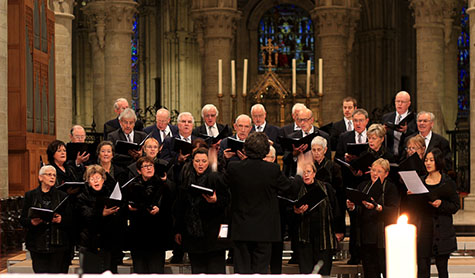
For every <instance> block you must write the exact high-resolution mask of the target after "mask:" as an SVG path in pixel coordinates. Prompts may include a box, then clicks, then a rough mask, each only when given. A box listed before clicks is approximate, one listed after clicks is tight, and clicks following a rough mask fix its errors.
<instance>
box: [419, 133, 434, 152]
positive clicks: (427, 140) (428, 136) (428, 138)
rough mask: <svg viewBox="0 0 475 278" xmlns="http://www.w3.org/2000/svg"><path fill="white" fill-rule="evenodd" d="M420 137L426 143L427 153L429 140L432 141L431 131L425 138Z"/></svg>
mask: <svg viewBox="0 0 475 278" xmlns="http://www.w3.org/2000/svg"><path fill="white" fill-rule="evenodd" d="M419 134H420V133H419ZM421 136H422V134H421ZM422 137H424V141H425V143H426V151H427V148H428V147H429V143H430V139H432V130H431V131H429V134H427V136H422Z"/></svg>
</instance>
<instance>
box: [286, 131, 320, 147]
mask: <svg viewBox="0 0 475 278" xmlns="http://www.w3.org/2000/svg"><path fill="white" fill-rule="evenodd" d="M317 136H318V134H317V133H311V134H309V135H307V136H305V137H302V138H288V137H282V136H279V137H277V139H278V141H279V143H280V145H281V146H282V148H284V149H285V150H288V151H293V150H294V146H295V147H296V148H298V147H300V146H302V145H308V146H309V147H307V150H310V149H311V148H310V144H311V143H312V140H313V138H315V137H317Z"/></svg>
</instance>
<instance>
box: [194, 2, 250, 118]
mask: <svg viewBox="0 0 475 278" xmlns="http://www.w3.org/2000/svg"><path fill="white" fill-rule="evenodd" d="M204 2H205V1H193V8H192V12H191V15H192V17H193V19H194V20H195V28H196V29H197V30H196V31H197V35H198V42H199V44H200V52H201V55H202V67H201V70H202V81H203V83H202V85H203V89H202V91H201V102H202V104H205V103H214V104H215V105H216V106H218V104H219V103H218V97H217V96H218V60H219V59H222V60H223V95H224V97H223V101H222V106H221V109H220V113H219V116H220V118H221V122H225V123H230V122H233V121H234V119H231V117H232V115H231V113H232V109H231V108H232V107H231V60H232V53H233V52H232V51H233V41H234V35H235V31H236V25H237V21H238V19H239V17H240V15H241V13H240V12H239V11H238V10H237V1H236V0H230V1H217V2H218V6H219V7H218V6H216V7H210V6H209V3H204ZM224 2H226V3H224ZM205 4H206V5H208V6H205ZM218 108H220V107H218Z"/></svg>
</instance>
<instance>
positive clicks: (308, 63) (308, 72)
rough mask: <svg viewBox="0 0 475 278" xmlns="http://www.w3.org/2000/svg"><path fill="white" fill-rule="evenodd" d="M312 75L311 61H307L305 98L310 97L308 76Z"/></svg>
mask: <svg viewBox="0 0 475 278" xmlns="http://www.w3.org/2000/svg"><path fill="white" fill-rule="evenodd" d="M311 74H312V61H310V60H307V97H310V75H311Z"/></svg>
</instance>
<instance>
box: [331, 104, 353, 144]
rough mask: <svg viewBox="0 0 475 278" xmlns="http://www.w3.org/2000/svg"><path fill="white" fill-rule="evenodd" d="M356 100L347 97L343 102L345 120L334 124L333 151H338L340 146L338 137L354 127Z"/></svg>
mask: <svg viewBox="0 0 475 278" xmlns="http://www.w3.org/2000/svg"><path fill="white" fill-rule="evenodd" d="M357 105H358V104H357V102H356V99H354V98H352V97H346V98H344V99H343V102H342V111H343V119H341V121H338V122H335V123H333V126H332V129H331V132H330V136H331V150H332V151H336V146H337V145H338V137H339V136H340V134H342V133H343V132H346V131H352V130H353V129H354V127H353V120H352V116H353V112H354V111H355V109H357Z"/></svg>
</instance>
